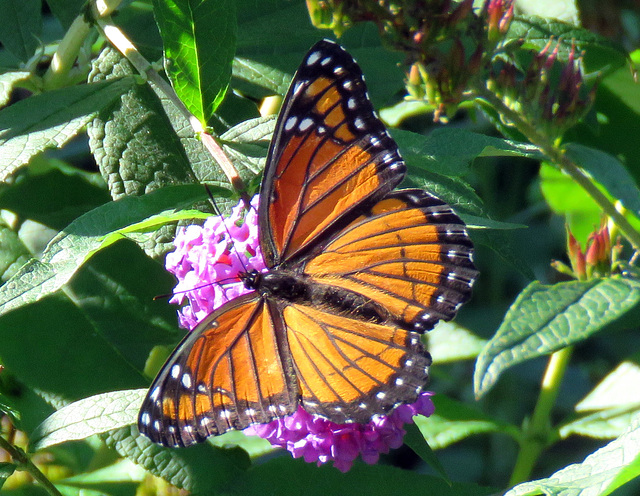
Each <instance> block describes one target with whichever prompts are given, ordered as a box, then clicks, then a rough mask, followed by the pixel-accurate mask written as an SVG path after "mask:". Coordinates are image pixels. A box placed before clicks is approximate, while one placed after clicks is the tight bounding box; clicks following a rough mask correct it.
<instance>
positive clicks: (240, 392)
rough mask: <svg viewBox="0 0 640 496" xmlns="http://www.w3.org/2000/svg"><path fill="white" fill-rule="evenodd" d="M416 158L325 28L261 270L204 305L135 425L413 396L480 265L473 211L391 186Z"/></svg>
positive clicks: (265, 207) (176, 437) (172, 425)
mask: <svg viewBox="0 0 640 496" xmlns="http://www.w3.org/2000/svg"><path fill="white" fill-rule="evenodd" d="M405 174H406V166H405V164H404V162H403V160H402V158H401V157H400V154H399V152H398V147H397V145H396V143H395V142H394V140H393V139H392V138H391V136H390V135H389V134H388V132H387V131H386V129H385V127H384V125H383V123H382V122H381V121H380V120H379V119H378V117H377V116H376V114H375V111H374V109H373V106H372V104H371V102H370V100H369V97H368V94H367V90H366V86H365V83H364V79H363V75H362V71H361V70H360V68H359V67H358V65H357V63H356V62H355V61H354V60H353V58H352V57H351V56H350V55H349V54H348V53H347V52H346V51H345V50H344V49H342V48H341V47H340V46H339V45H337V44H335V43H333V42H331V41H327V40H323V41H320V42H318V43H317V44H316V45H314V46H313V47H312V48H311V50H310V51H309V52H308V53H307V55H306V56H305V57H304V60H303V61H302V64H301V65H300V67H299V69H298V71H297V72H296V75H295V76H294V79H293V81H292V83H291V86H290V88H289V91H288V93H287V95H286V97H285V99H284V103H283V106H282V110H281V112H280V114H279V117H278V120H277V123H276V127H275V131H274V135H273V139H272V141H271V146H270V149H269V153H268V156H267V161H266V166H265V170H264V176H263V180H262V184H261V189H260V197H259V207H258V222H259V237H260V246H261V249H262V253H263V256H264V261H265V263H266V266H267V268H268V271H267V272H266V273H258V272H256V271H247V272H246V273H245V274H243V275H242V279H243V282H244V284H245V286H246V287H247V288H248V289H250V290H251V292H250V293H248V294H245V295H243V296H240V297H238V298H235V299H233V300H231V301H229V302H227V303H225V304H224V305H223V306H222V307H220V308H219V309H217V310H215V311H214V312H213V313H211V314H210V315H209V316H207V317H206V318H205V319H204V320H203V321H202V322H201V323H200V324H199V325H198V326H197V327H196V329H194V330H193V331H192V332H191V333H190V334H188V335H187V336H186V337H185V338H184V340H183V341H182V342H181V343H180V344H179V345H178V347H177V348H176V349H175V351H174V352H173V353H172V355H171V356H170V357H169V359H168V360H167V362H166V363H165V365H164V366H163V367H162V369H161V370H160V372H159V374H158V376H157V377H156V379H155V380H154V381H153V384H152V385H151V387H150V389H149V392H148V394H147V396H146V398H145V400H144V402H143V404H142V407H141V410H140V414H139V418H138V427H139V430H140V432H142V433H143V434H145V435H146V436H147V437H149V438H150V439H151V440H152V441H154V442H157V443H160V444H163V445H165V446H189V445H191V444H193V443H197V442H201V441H203V440H205V439H206V438H207V437H209V436H213V435H218V434H222V433H224V432H227V431H229V430H231V429H244V428H246V427H248V426H250V425H252V424H257V423H266V422H269V421H271V420H273V419H275V418H278V417H283V416H286V415H289V414H291V413H293V412H294V411H295V410H296V409H297V408H298V406H300V405H301V406H302V407H303V408H304V409H305V410H306V411H307V412H309V413H311V414H316V415H320V416H322V417H324V418H327V419H329V420H331V421H333V422H336V423H345V422H361V423H366V422H368V421H370V420H371V418H372V417H373V416H374V415H379V414H386V413H389V412H390V411H391V410H392V409H393V408H394V407H396V406H397V405H399V404H402V403H410V402H413V401H415V400H416V398H417V396H418V394H419V393H420V392H421V391H422V388H423V387H424V386H425V384H426V382H427V379H428V374H429V366H430V365H431V356H430V355H429V353H428V352H427V351H426V350H425V348H424V347H423V344H422V341H421V339H420V335H421V334H422V333H424V332H425V331H427V330H429V329H431V328H433V326H434V325H435V324H436V322H438V321H439V320H450V319H451V318H453V317H454V315H455V313H456V311H457V310H458V308H459V307H460V305H462V303H463V302H465V301H466V300H467V299H468V298H469V297H470V294H471V287H472V285H473V282H474V280H475V278H476V276H477V271H476V269H475V267H474V264H473V261H472V252H473V245H472V242H471V240H470V238H469V236H468V235H467V232H466V229H465V225H464V223H463V222H462V220H461V219H460V218H459V217H458V216H457V215H456V214H455V213H454V212H453V210H452V209H451V208H450V207H449V206H448V205H447V204H445V203H444V202H443V201H441V200H440V199H438V198H436V197H435V196H433V195H431V194H429V193H427V192H426V191H423V190H419V189H404V190H395V187H396V186H398V185H399V183H400V182H401V181H402V180H403V178H404V177H405Z"/></svg>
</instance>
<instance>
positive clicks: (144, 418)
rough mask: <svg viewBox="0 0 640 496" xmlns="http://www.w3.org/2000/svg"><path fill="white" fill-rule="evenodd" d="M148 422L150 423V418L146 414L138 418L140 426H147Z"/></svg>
mask: <svg viewBox="0 0 640 496" xmlns="http://www.w3.org/2000/svg"><path fill="white" fill-rule="evenodd" d="M149 422H151V417H150V416H149V414H148V413H147V412H144V413H143V414H142V415H141V416H140V423H141V424H142V425H149Z"/></svg>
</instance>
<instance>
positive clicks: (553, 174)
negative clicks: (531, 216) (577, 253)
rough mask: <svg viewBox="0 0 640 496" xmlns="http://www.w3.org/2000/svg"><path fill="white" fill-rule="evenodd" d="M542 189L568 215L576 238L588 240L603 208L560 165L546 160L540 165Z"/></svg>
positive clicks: (566, 216) (548, 199) (553, 207)
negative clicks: (553, 164) (559, 168)
mask: <svg viewBox="0 0 640 496" xmlns="http://www.w3.org/2000/svg"><path fill="white" fill-rule="evenodd" d="M540 189H541V190H542V194H543V195H544V198H545V200H546V202H547V203H548V204H549V206H550V207H551V209H552V210H553V211H554V212H556V213H558V214H560V215H563V216H564V217H565V219H566V221H567V223H568V224H569V229H571V232H572V233H573V235H574V236H575V237H576V239H578V240H582V241H586V240H587V237H588V236H589V234H591V233H592V232H593V229H594V227H595V226H598V225H599V224H600V222H601V219H602V209H601V208H600V207H599V206H598V204H597V203H596V202H595V201H594V200H593V198H591V196H589V194H588V193H587V192H586V191H585V190H584V189H582V188H581V187H580V186H579V185H578V184H576V182H575V181H573V180H572V179H571V178H570V177H569V176H567V175H566V174H564V173H563V172H562V171H560V170H558V169H557V168H556V167H553V166H551V165H549V164H545V163H543V164H542V165H541V166H540ZM605 194H606V193H605Z"/></svg>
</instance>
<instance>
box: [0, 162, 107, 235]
mask: <svg viewBox="0 0 640 496" xmlns="http://www.w3.org/2000/svg"><path fill="white" fill-rule="evenodd" d="M110 199H111V198H110V197H109V193H108V192H107V190H106V188H105V184H104V182H103V181H102V177H101V176H100V174H98V173H95V172H94V173H89V172H84V171H80V170H78V169H76V168H74V167H70V166H68V165H66V164H64V163H61V162H59V161H56V160H52V159H46V158H45V157H43V156H42V155H38V156H36V157H34V158H33V159H32V160H31V162H30V164H29V167H28V169H26V170H24V171H23V172H22V173H21V176H20V181H16V182H15V183H14V184H12V185H11V187H10V188H6V189H5V190H3V191H0V208H2V209H6V210H10V211H11V212H13V213H14V214H16V215H18V216H20V218H22V219H29V220H33V221H36V222H39V223H40V224H43V225H45V226H47V227H50V228H52V229H54V230H56V231H60V230H61V229H63V228H64V227H65V226H67V225H68V224H69V223H70V222H72V221H73V220H74V219H75V218H77V217H79V216H80V215H82V214H84V213H86V212H88V211H89V210H91V209H93V208H95V207H97V206H98V205H101V204H103V203H106V202H108V201H109V200H110Z"/></svg>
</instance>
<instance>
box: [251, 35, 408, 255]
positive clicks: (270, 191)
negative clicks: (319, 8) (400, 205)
mask: <svg viewBox="0 0 640 496" xmlns="http://www.w3.org/2000/svg"><path fill="white" fill-rule="evenodd" d="M267 163H268V164H269V166H268V167H267V169H266V170H265V177H264V179H263V184H262V189H261V194H260V205H261V207H260V215H259V218H260V228H261V243H262V249H263V253H264V255H265V260H266V262H267V265H269V266H272V265H278V264H280V263H282V262H286V263H293V262H294V261H295V260H297V259H299V258H300V257H301V256H303V255H304V254H306V253H308V251H309V250H311V249H313V250H316V251H318V250H320V249H321V245H322V241H323V240H324V239H327V238H328V236H329V235H330V233H332V232H335V231H337V230H339V229H340V228H341V227H343V226H344V225H346V224H347V223H349V222H350V221H351V220H352V219H353V218H355V217H357V215H358V210H359V209H360V208H362V206H363V205H366V204H368V203H371V204H373V203H375V201H377V200H378V199H379V198H381V197H382V196H384V195H385V194H387V193H388V192H390V191H391V190H392V189H393V188H395V187H396V186H397V185H398V184H399V183H400V181H401V180H402V178H403V177H404V174H405V165H404V162H402V160H401V158H400V155H399V153H398V150H397V147H396V145H395V143H394V142H393V140H392V139H391V137H390V136H389V135H388V134H387V132H386V130H385V128H384V125H383V124H382V123H381V122H380V120H379V119H378V118H377V117H376V115H375V113H374V110H373V107H372V105H371V102H370V101H369V99H368V96H367V92H366V86H365V83H364V79H363V77H362V72H361V71H360V69H359V67H358V66H357V64H356V63H355V62H354V60H353V59H352V58H351V56H350V55H349V54H347V53H346V52H345V51H344V50H343V49H342V48H340V47H339V46H337V45H335V44H334V43H331V42H328V41H321V42H319V43H317V44H316V45H315V46H314V47H313V48H312V49H311V51H310V52H309V54H307V56H306V57H305V59H304V61H303V62H302V64H301V66H300V68H299V69H298V72H297V73H296V75H295V77H294V80H293V82H292V84H291V88H290V90H289V94H288V95H287V97H286V98H285V104H284V106H283V109H282V111H281V113H280V116H279V118H278V123H277V125H276V130H275V132H274V139H273V141H272V144H271V148H270V150H269V156H268V159H267Z"/></svg>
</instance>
